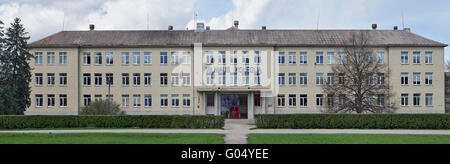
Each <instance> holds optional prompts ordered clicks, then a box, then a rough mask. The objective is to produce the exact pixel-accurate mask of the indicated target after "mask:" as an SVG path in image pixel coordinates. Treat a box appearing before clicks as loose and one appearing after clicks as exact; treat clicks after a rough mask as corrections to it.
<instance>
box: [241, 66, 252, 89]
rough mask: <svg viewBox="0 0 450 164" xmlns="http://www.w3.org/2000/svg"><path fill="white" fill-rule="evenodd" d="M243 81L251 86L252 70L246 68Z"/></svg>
mask: <svg viewBox="0 0 450 164" xmlns="http://www.w3.org/2000/svg"><path fill="white" fill-rule="evenodd" d="M242 81H243V82H244V85H250V68H249V67H247V68H245V72H244V76H242Z"/></svg>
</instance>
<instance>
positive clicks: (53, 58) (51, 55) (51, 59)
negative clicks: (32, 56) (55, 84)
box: [47, 52, 55, 65]
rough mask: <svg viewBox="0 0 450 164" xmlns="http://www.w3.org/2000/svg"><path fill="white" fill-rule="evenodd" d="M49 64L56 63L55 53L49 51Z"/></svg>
mask: <svg viewBox="0 0 450 164" xmlns="http://www.w3.org/2000/svg"><path fill="white" fill-rule="evenodd" d="M47 64H49V65H54V64H55V53H54V52H47Z"/></svg>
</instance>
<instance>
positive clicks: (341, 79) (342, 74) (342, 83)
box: [339, 73, 346, 85]
mask: <svg viewBox="0 0 450 164" xmlns="http://www.w3.org/2000/svg"><path fill="white" fill-rule="evenodd" d="M345 82H346V81H345V74H344V73H340V74H339V85H344V84H345Z"/></svg>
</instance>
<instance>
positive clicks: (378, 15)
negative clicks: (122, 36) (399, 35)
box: [0, 0, 450, 59]
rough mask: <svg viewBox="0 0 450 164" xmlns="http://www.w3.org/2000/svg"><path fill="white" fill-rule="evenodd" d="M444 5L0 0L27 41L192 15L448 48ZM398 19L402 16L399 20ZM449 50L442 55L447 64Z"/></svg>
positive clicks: (161, 26) (412, 0) (187, 22)
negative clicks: (372, 34)
mask: <svg viewBox="0 0 450 164" xmlns="http://www.w3.org/2000/svg"><path fill="white" fill-rule="evenodd" d="M449 8H450V1H449V0H0V20H1V21H3V22H5V24H9V23H10V22H11V21H13V19H14V18H15V17H19V18H21V19H22V22H23V23H24V24H25V28H26V29H27V31H29V33H30V36H31V41H36V40H39V39H42V38H44V37H46V36H49V35H51V34H53V33H57V32H59V31H62V30H88V29H89V24H95V26H96V29H97V30H146V29H150V30H165V29H167V27H168V26H170V25H172V26H174V29H176V30H183V29H186V28H189V29H192V28H194V24H195V23H194V22H195V21H194V15H195V14H194V13H197V18H196V19H197V20H198V21H203V22H205V23H206V25H207V26H211V29H226V28H228V27H231V26H232V24H233V20H239V21H240V28H243V29H260V28H261V26H267V28H268V29H370V28H371V24H374V23H376V24H378V28H379V29H392V28H393V26H399V28H400V29H403V27H406V28H411V31H412V32H413V33H416V34H419V35H421V36H424V37H427V38H429V39H432V40H435V41H438V42H442V43H446V44H449V43H450V30H449V29H450V10H449ZM402 15H403V16H402ZM449 51H450V49H449V48H447V49H446V56H447V59H450V52H449Z"/></svg>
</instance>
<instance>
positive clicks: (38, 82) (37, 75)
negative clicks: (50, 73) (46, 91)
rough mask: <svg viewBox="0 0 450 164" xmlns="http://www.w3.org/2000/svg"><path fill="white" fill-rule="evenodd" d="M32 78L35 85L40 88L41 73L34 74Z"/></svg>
mask: <svg viewBox="0 0 450 164" xmlns="http://www.w3.org/2000/svg"><path fill="white" fill-rule="evenodd" d="M34 78H35V81H36V82H35V84H36V85H37V86H41V85H42V73H36V74H34Z"/></svg>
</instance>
